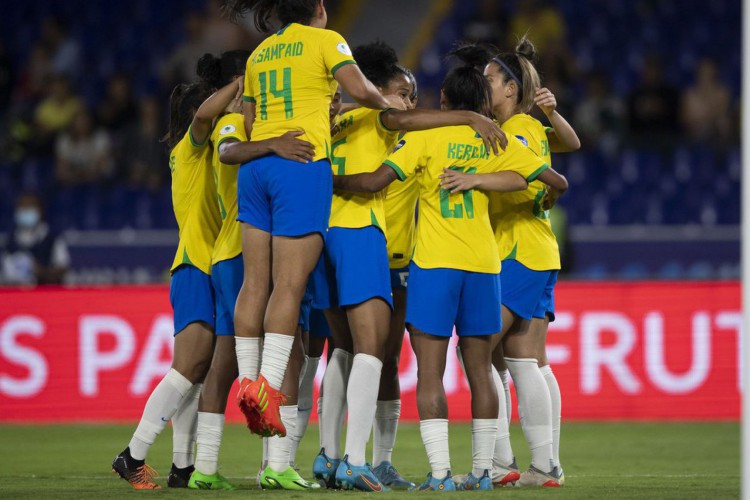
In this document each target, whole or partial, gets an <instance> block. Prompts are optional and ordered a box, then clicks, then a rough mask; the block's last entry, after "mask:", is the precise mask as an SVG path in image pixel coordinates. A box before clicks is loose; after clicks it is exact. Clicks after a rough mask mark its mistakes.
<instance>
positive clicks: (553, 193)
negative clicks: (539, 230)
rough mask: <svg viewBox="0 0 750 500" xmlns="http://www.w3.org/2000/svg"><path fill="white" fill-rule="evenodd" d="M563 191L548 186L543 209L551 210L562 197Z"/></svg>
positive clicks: (543, 199) (543, 200)
mask: <svg viewBox="0 0 750 500" xmlns="http://www.w3.org/2000/svg"><path fill="white" fill-rule="evenodd" d="M561 194H562V193H561V192H560V191H558V190H557V189H555V188H548V189H547V192H546V193H545V194H544V197H543V198H542V209H543V210H550V209H551V208H552V207H554V206H555V205H556V204H557V200H558V199H559V198H560V195H561Z"/></svg>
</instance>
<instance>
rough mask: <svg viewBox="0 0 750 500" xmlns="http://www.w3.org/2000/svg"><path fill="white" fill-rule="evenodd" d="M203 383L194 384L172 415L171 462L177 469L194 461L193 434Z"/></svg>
mask: <svg viewBox="0 0 750 500" xmlns="http://www.w3.org/2000/svg"><path fill="white" fill-rule="evenodd" d="M202 388H203V384H195V385H194V386H193V387H191V388H190V390H189V391H188V393H187V394H185V397H184V398H182V402H181V403H180V406H179V408H177V412H176V413H175V414H174V416H173V417H172V463H173V464H175V465H176V466H177V467H178V468H179V469H184V468H185V467H190V466H191V465H193V464H194V463H195V434H196V431H197V428H198V427H197V426H198V400H199V399H200V397H201V389H202Z"/></svg>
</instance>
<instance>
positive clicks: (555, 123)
mask: <svg viewBox="0 0 750 500" xmlns="http://www.w3.org/2000/svg"><path fill="white" fill-rule="evenodd" d="M534 103H535V104H536V105H537V106H539V109H541V110H542V112H543V113H544V114H545V115H546V116H547V119H548V120H549V123H550V125H551V126H552V129H551V130H548V131H547V140H548V141H549V147H550V151H552V152H553V153H570V152H572V151H577V150H579V149H580V148H581V140H580V139H579V138H578V134H576V131H575V130H573V127H572V126H571V125H570V123H568V121H567V120H566V119H565V118H563V116H562V115H561V114H560V113H558V112H557V100H556V99H555V94H553V93H552V92H550V91H549V89H546V88H541V89H537V91H536V97H534Z"/></svg>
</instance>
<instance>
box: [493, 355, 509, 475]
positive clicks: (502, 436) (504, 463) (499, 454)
mask: <svg viewBox="0 0 750 500" xmlns="http://www.w3.org/2000/svg"><path fill="white" fill-rule="evenodd" d="M492 379H493V380H494V382H495V387H496V388H497V400H498V408H497V434H496V435H495V446H494V452H493V455H492V463H493V465H495V466H498V467H508V466H509V465H510V464H512V463H513V459H514V458H513V448H512V447H511V444H510V426H509V424H508V418H507V416H506V414H505V412H506V411H507V406H508V405H507V404H506V400H505V397H506V394H505V389H504V386H503V380H502V376H501V375H500V374H499V373H498V372H497V370H496V369H495V367H494V366H493V367H492Z"/></svg>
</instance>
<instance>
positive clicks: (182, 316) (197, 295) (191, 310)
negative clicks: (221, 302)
mask: <svg viewBox="0 0 750 500" xmlns="http://www.w3.org/2000/svg"><path fill="white" fill-rule="evenodd" d="M169 302H170V303H171V304H172V309H173V310H174V334H175V335H177V334H178V333H180V332H181V331H182V330H184V329H185V328H186V327H187V326H188V325H189V324H190V323H196V322H198V321H201V322H203V323H206V324H207V325H208V326H209V327H211V329H212V330H213V329H214V326H215V324H216V323H215V320H214V287H213V285H212V284H211V276H209V275H208V274H206V273H204V272H203V271H201V270H200V269H198V268H197V267H194V266H189V265H184V266H180V267H178V268H177V269H176V270H175V271H174V272H173V273H172V279H171V280H170V283H169Z"/></svg>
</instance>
